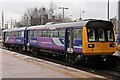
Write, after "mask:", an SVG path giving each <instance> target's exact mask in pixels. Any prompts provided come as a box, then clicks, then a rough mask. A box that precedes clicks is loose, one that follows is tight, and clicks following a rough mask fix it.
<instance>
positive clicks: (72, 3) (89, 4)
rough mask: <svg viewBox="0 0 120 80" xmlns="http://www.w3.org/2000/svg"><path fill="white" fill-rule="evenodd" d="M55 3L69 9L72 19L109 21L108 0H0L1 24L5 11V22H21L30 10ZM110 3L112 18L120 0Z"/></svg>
mask: <svg viewBox="0 0 120 80" xmlns="http://www.w3.org/2000/svg"><path fill="white" fill-rule="evenodd" d="M51 1H52V2H54V3H55V4H56V5H57V7H67V8H69V9H68V10H65V15H66V16H70V17H71V18H72V19H77V18H79V17H80V12H82V11H85V13H82V18H83V19H86V18H95V19H107V1H108V0H19V1H18V0H0V22H1V13H2V11H4V16H5V22H10V20H11V19H14V20H17V21H19V20H20V18H21V16H22V15H23V13H24V12H25V11H26V10H27V9H29V8H34V7H37V8H41V7H46V8H48V7H49V3H50V2H51ZM109 1H110V18H112V17H114V16H116V15H117V2H118V0H109ZM56 12H59V13H62V10H60V9H57V11H56Z"/></svg>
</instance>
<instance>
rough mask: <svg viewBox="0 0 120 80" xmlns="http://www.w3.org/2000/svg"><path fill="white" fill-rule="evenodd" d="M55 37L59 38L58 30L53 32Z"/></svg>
mask: <svg viewBox="0 0 120 80" xmlns="http://www.w3.org/2000/svg"><path fill="white" fill-rule="evenodd" d="M52 32H53V37H54V38H57V37H58V30H53V31H52Z"/></svg>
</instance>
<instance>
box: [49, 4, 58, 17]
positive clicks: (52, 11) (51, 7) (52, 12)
mask: <svg viewBox="0 0 120 80" xmlns="http://www.w3.org/2000/svg"><path fill="white" fill-rule="evenodd" d="M56 9H57V6H56V4H55V3H54V2H50V3H49V11H48V13H49V18H50V19H51V18H52V15H53V14H54V12H55V10H56Z"/></svg>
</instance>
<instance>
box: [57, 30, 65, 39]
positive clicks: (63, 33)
mask: <svg viewBox="0 0 120 80" xmlns="http://www.w3.org/2000/svg"><path fill="white" fill-rule="evenodd" d="M58 34H59V37H60V38H64V37H65V30H64V29H60V30H59V32H58Z"/></svg>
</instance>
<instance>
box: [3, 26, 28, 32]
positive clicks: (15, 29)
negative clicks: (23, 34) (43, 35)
mask: <svg viewBox="0 0 120 80" xmlns="http://www.w3.org/2000/svg"><path fill="white" fill-rule="evenodd" d="M25 28H26V27H21V28H10V29H5V30H3V32H10V31H24V30H25Z"/></svg>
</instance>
